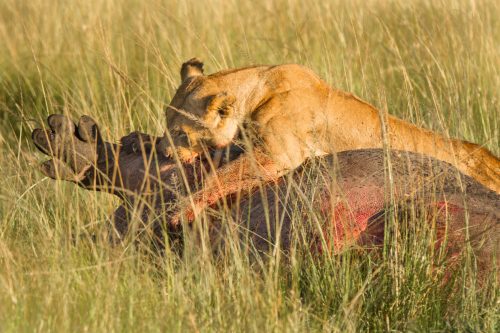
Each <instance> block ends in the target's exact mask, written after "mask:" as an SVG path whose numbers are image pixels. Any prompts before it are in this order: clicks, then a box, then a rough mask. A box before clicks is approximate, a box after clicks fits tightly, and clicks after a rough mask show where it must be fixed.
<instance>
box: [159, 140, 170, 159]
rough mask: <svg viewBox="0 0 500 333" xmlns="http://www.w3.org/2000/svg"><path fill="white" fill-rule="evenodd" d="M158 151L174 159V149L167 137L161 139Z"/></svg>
mask: <svg viewBox="0 0 500 333" xmlns="http://www.w3.org/2000/svg"><path fill="white" fill-rule="evenodd" d="M158 151H159V152H161V153H163V154H164V155H165V156H167V157H172V156H173V155H174V149H173V147H172V145H170V142H169V140H168V138H167V137H163V138H161V139H160V142H159V143H158Z"/></svg>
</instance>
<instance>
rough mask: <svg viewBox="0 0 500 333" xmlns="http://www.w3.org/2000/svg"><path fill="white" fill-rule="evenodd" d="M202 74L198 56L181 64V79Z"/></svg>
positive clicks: (201, 65) (201, 64) (184, 79)
mask: <svg viewBox="0 0 500 333" xmlns="http://www.w3.org/2000/svg"><path fill="white" fill-rule="evenodd" d="M200 75H203V63H202V62H201V61H200V60H199V59H198V58H193V59H189V60H188V61H186V62H185V63H183V64H182V67H181V80H182V82H184V81H186V80H187V79H190V78H192V77H195V76H200Z"/></svg>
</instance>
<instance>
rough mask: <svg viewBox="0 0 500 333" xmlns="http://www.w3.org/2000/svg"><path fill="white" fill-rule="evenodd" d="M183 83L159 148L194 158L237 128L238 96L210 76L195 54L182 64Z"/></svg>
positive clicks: (222, 143)
mask: <svg viewBox="0 0 500 333" xmlns="http://www.w3.org/2000/svg"><path fill="white" fill-rule="evenodd" d="M181 80H182V83H181V85H180V87H179V88H178V89H177V91H176V93H175V95H174V97H173V99H172V101H171V103H170V105H169V106H167V109H166V118H167V131H166V132H165V136H164V137H163V138H162V142H161V144H160V149H161V150H163V152H164V153H165V154H166V155H167V156H171V157H174V156H175V155H177V157H178V158H180V159H181V160H182V161H183V162H187V161H191V160H192V159H193V158H194V157H196V156H197V155H199V154H200V153H201V152H203V150H204V148H206V147H216V148H221V147H224V146H227V145H228V144H230V143H231V141H232V140H233V138H234V137H235V135H236V133H237V132H238V122H237V120H236V119H235V116H234V115H235V112H234V109H235V102H236V98H235V97H234V96H233V95H232V94H230V93H229V92H228V91H225V90H224V89H222V88H221V87H219V85H218V84H217V82H216V81H215V80H213V79H212V78H211V77H210V76H205V75H203V63H202V62H201V61H199V60H198V59H196V58H193V59H191V60H188V61H187V62H185V63H184V64H182V67H181Z"/></svg>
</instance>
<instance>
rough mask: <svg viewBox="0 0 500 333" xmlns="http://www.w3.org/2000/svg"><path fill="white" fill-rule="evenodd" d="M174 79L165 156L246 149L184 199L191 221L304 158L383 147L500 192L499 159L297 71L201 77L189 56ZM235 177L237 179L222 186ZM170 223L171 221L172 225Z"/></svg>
mask: <svg viewBox="0 0 500 333" xmlns="http://www.w3.org/2000/svg"><path fill="white" fill-rule="evenodd" d="M181 80H182V83H181V85H180V87H179V88H178V90H177V92H176V94H175V96H174V97H173V99H172V101H171V103H170V105H169V106H168V107H167V112H166V117H167V131H166V132H165V135H164V137H163V139H162V143H161V147H162V148H161V149H162V150H163V151H164V153H166V154H167V155H168V156H176V157H178V158H180V159H181V160H183V161H189V160H191V159H193V158H194V157H195V156H197V155H198V154H200V153H201V152H202V151H203V149H204V147H206V146H208V147H217V148H220V147H224V146H227V145H229V144H230V143H231V142H233V141H234V140H235V139H236V138H237V136H238V135H239V136H240V138H242V139H246V140H247V141H250V142H251V146H252V148H253V149H250V150H248V151H247V153H245V154H243V155H242V156H241V157H240V158H238V159H237V160H235V161H233V162H232V163H229V164H227V165H226V166H224V167H223V168H220V169H219V170H217V172H216V174H213V175H212V177H210V178H209V179H207V181H206V185H205V187H204V190H203V191H200V192H198V193H195V194H194V196H193V197H192V198H191V199H190V200H193V201H190V202H187V201H186V202H184V204H183V205H184V207H183V208H181V209H187V210H188V211H189V214H188V217H189V218H190V219H192V218H193V217H194V215H196V214H197V213H198V212H199V211H201V210H203V208H204V207H207V206H208V205H210V204H212V203H213V202H215V201H216V200H217V199H218V198H220V197H225V196H227V195H228V194H231V193H235V192H237V191H238V190H239V189H240V188H241V186H245V187H246V188H250V187H255V186H257V185H258V184H259V183H260V182H261V181H272V180H275V179H277V178H279V177H280V176H282V175H283V174H285V173H287V172H288V171H289V170H293V169H295V168H297V167H298V166H300V165H301V164H302V163H303V162H304V161H305V160H306V159H307V158H310V157H314V156H321V155H326V154H332V153H335V152H341V151H346V150H353V149H362V148H381V147H383V146H384V143H385V144H386V145H388V146H389V147H390V148H391V149H398V150H406V151H413V152H417V153H422V154H426V155H428V156H431V157H434V158H436V159H439V160H442V161H446V162H448V163H451V164H453V165H456V166H457V168H458V169H459V170H460V171H462V172H464V173H465V174H467V175H470V176H472V177H473V178H475V179H476V180H478V181H479V182H480V183H482V184H484V185H485V186H487V187H489V188H490V189H492V190H494V191H496V192H497V193H498V192H500V161H499V160H498V158H496V157H495V156H493V155H492V154H491V153H490V152H489V151H488V150H486V149H485V148H482V147H480V146H478V145H476V144H472V143H469V142H465V141H460V140H454V139H447V138H444V137H443V136H441V135H439V134H436V133H433V132H431V131H428V130H425V129H422V128H419V127H417V126H415V125H412V124H410V123H408V122H405V121H403V120H400V119H397V118H395V117H393V116H385V115H384V114H383V113H382V112H380V111H379V110H377V109H376V108H375V107H373V106H372V105H370V104H368V103H366V102H364V101H362V100H360V99H359V98H357V97H355V96H354V95H352V94H349V93H345V92H342V91H339V90H336V89H333V88H331V87H330V86H329V85H328V84H327V83H326V82H325V81H323V80H322V79H320V78H319V77H318V76H317V75H316V74H315V73H313V72H312V71H311V70H309V69H307V68H305V67H303V66H299V65H293V64H291V65H279V66H254V67H246V68H240V69H234V70H227V71H222V72H218V73H215V74H211V75H208V76H205V75H203V63H202V62H200V61H199V60H198V59H191V60H189V61H187V62H185V63H184V64H183V65H182V67H181ZM242 129H245V130H244V131H243V130H242ZM252 166H254V167H252ZM255 166H257V167H255ZM235 177H241V181H239V182H233V183H234V186H227V184H230V183H231V182H232V180H234V178H235ZM218 184H226V186H224V187H221V186H219V185H218ZM188 207H191V208H188ZM191 209H193V211H191ZM177 222H178V216H176V217H174V219H173V221H172V223H177Z"/></svg>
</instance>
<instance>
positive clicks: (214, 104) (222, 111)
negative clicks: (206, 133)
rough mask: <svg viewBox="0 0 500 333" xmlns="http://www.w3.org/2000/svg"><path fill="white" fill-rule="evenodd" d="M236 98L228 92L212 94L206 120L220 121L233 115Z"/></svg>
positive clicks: (211, 121) (208, 103)
mask: <svg viewBox="0 0 500 333" xmlns="http://www.w3.org/2000/svg"><path fill="white" fill-rule="evenodd" d="M235 102H236V98H235V97H234V96H233V95H231V94H228V93H227V92H221V93H218V94H217V95H214V96H212V97H211V98H210V99H209V100H208V102H207V108H206V109H207V112H206V114H205V121H206V122H208V123H218V122H219V121H220V120H222V119H224V118H228V117H231V116H232V115H233V113H234V103H235Z"/></svg>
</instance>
